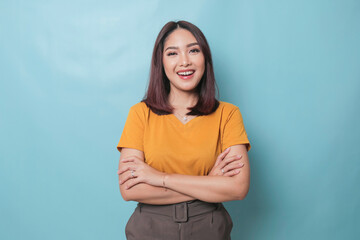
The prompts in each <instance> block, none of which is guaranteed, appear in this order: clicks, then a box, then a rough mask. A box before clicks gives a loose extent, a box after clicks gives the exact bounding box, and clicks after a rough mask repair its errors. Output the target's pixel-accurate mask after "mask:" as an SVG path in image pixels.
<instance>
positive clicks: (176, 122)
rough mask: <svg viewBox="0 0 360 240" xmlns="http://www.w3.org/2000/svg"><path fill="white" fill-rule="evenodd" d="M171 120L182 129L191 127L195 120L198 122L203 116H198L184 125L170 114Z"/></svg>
mask: <svg viewBox="0 0 360 240" xmlns="http://www.w3.org/2000/svg"><path fill="white" fill-rule="evenodd" d="M168 116H169V119H170V120H171V121H172V122H174V123H175V124H176V125H180V126H182V127H186V126H189V124H190V123H192V122H194V121H195V120H197V119H198V118H200V117H201V116H196V117H194V118H192V119H190V120H189V121H188V122H186V123H183V122H181V121H180V119H178V118H177V117H176V116H175V115H174V114H173V113H171V114H169V115H168Z"/></svg>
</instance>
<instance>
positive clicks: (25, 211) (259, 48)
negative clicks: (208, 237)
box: [0, 0, 360, 240]
mask: <svg viewBox="0 0 360 240" xmlns="http://www.w3.org/2000/svg"><path fill="white" fill-rule="evenodd" d="M182 19H184V20H187V21H190V22H192V23H194V24H195V25H197V26H198V27H199V28H200V29H201V30H202V31H203V32H204V34H205V36H206V37H207V39H208V41H209V44H210V47H211V50H212V54H213V59H214V68H215V75H216V80H217V83H218V86H219V88H220V100H222V101H226V102H231V103H233V104H235V105H237V106H238V107H239V108H240V110H241V112H242V114H243V118H244V124H245V127H246V130H247V133H248V136H249V139H250V142H251V144H252V149H251V150H250V152H249V156H250V164H251V187H250V192H249V194H248V196H247V197H246V199H245V200H243V201H237V202H230V203H226V204H225V206H226V207H227V208H228V209H229V212H230V214H231V216H232V218H233V221H234V228H233V232H232V238H233V239H234V240H238V239H252V240H258V239H260V240H264V239H266V240H267V239H275V240H279V239H281V240H282V239H284V240H288V239H290V240H298V239H299V240H300V239H326V240H333V239H357V238H358V237H359V235H360V228H359V225H360V199H359V197H360V188H359V183H360V163H359V160H360V157H359V156H360V147H359V144H360V141H359V136H360V127H359V122H360V121H359V117H360V107H359V103H360V101H359V100H360V93H359V91H360V44H359V43H360V27H359V23H360V1H358V0H357V1H355V0H318V1H311V0H305V1H304V0H303V1H301V0H297V1H285V0H275V1H266V0H262V1H261V0H251V1H250V0H248V1H204V0H203V1H180V2H179V1H165V0H164V1H146V0H144V1H119V0H111V1H93V0H92V1H89V0H87V1H85V0H82V1H64V0H62V1H60V0H58V1H45V0H34V1H25V0H24V1H16V0H15V1H10V0H8V1H6V0H3V1H1V2H0V114H1V115H0V194H1V195H0V203H1V204H0V239H4V240H20V239H28V240H39V239H41V240H42V239H44V240H48V239H51V240H58V239H59V240H60V239H61V240H62V239H70V240H71V239H87V240H95V239H96V240H97V239H99V240H100V239H101V240H102V239H106V240H107V239H109V240H110V239H125V234H124V229H125V224H126V222H127V220H128V218H129V216H130V215H131V213H132V211H133V209H134V208H135V205H136V204H135V203H134V202H125V201H124V200H122V198H121V195H120V192H119V187H118V179H117V175H116V170H117V167H118V160H119V155H120V154H119V152H118V151H117V150H116V145H117V143H118V141H119V139H120V136H121V132H122V129H123V126H124V123H125V120H126V117H127V114H128V111H129V108H130V106H132V105H134V104H135V103H137V102H139V101H140V100H141V98H142V97H143V95H144V92H145V88H146V84H147V82H148V78H149V69H150V60H151V54H152V48H153V46H154V42H155V38H156V36H157V34H158V32H159V31H160V29H161V27H162V26H163V25H164V24H165V23H166V22H168V21H170V20H182Z"/></svg>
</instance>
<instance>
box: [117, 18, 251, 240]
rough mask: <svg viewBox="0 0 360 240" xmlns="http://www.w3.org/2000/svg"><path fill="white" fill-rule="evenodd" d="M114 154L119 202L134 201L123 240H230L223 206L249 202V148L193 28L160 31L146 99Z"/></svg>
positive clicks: (171, 25)
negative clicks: (221, 98) (217, 88)
mask: <svg viewBox="0 0 360 240" xmlns="http://www.w3.org/2000/svg"><path fill="white" fill-rule="evenodd" d="M117 148H118V150H119V151H120V152H121V156H120V161H119V170H118V174H119V184H120V192H121V195H122V197H123V198H124V199H125V200H126V201H129V200H132V201H137V202H139V204H138V206H137V208H136V209H135V212H134V213H133V215H132V216H131V218H130V219H129V221H128V223H127V226H126V229H125V232H126V236H127V239H128V240H135V239H136V240H138V239H154V240H155V239H156V240H158V239H166V240H171V239H187V240H189V239H196V240H201V239H207V240H209V239H210V240H211V239H214V240H215V239H216V240H226V239H230V232H231V228H232V221H231V218H230V216H229V214H228V213H227V211H226V210H225V208H224V207H223V205H222V204H221V202H225V201H232V200H242V199H244V198H245V196H246V195H247V192H248V189H249V182H250V167H249V160H248V155H247V151H248V150H250V143H249V140H248V138H247V135H246V132H245V128H244V125H243V121H242V117H241V113H240V111H239V108H238V107H236V106H235V105H233V104H230V103H226V102H221V101H220V102H219V101H218V100H216V98H215V77H214V73H213V66H212V59H211V53H210V48H209V46H208V43H207V41H206V39H205V36H204V35H203V33H202V32H201V31H200V30H199V29H198V28H197V27H196V26H194V25H193V24H191V23H189V22H186V21H179V22H168V23H167V24H166V25H165V26H164V27H163V28H162V30H161V31H160V33H159V35H158V37H157V39H156V42H155V47H154V51H153V56H152V63H151V74H150V82H149V86H148V90H147V94H146V96H145V97H144V99H143V100H142V101H141V102H140V103H137V104H135V105H134V106H132V107H131V109H130V111H129V115H128V118H127V120H126V123H125V127H124V130H123V132H122V135H121V138H120V141H119V144H118V146H117Z"/></svg>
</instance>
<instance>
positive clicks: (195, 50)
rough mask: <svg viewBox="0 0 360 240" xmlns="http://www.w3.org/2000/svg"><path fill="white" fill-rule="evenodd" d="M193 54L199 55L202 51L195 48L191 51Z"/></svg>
mask: <svg viewBox="0 0 360 240" xmlns="http://www.w3.org/2000/svg"><path fill="white" fill-rule="evenodd" d="M190 52H191V53H198V52H200V49H197V48H194V49H191V50H190Z"/></svg>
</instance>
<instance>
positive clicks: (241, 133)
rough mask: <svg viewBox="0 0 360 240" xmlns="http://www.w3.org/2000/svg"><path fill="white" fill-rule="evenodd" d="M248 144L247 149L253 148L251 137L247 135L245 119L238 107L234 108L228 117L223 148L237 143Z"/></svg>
mask: <svg viewBox="0 0 360 240" xmlns="http://www.w3.org/2000/svg"><path fill="white" fill-rule="evenodd" d="M237 144H246V147H247V150H248V151H249V150H250V148H251V145H250V142H249V139H248V137H247V134H246V131H245V127H244V123H243V119H242V116H241V113H240V110H239V108H238V107H236V108H234V109H233V110H232V111H231V112H230V114H229V117H228V119H227V122H226V124H225V127H224V133H223V149H222V151H224V150H225V149H226V148H228V147H230V146H233V145H237Z"/></svg>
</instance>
